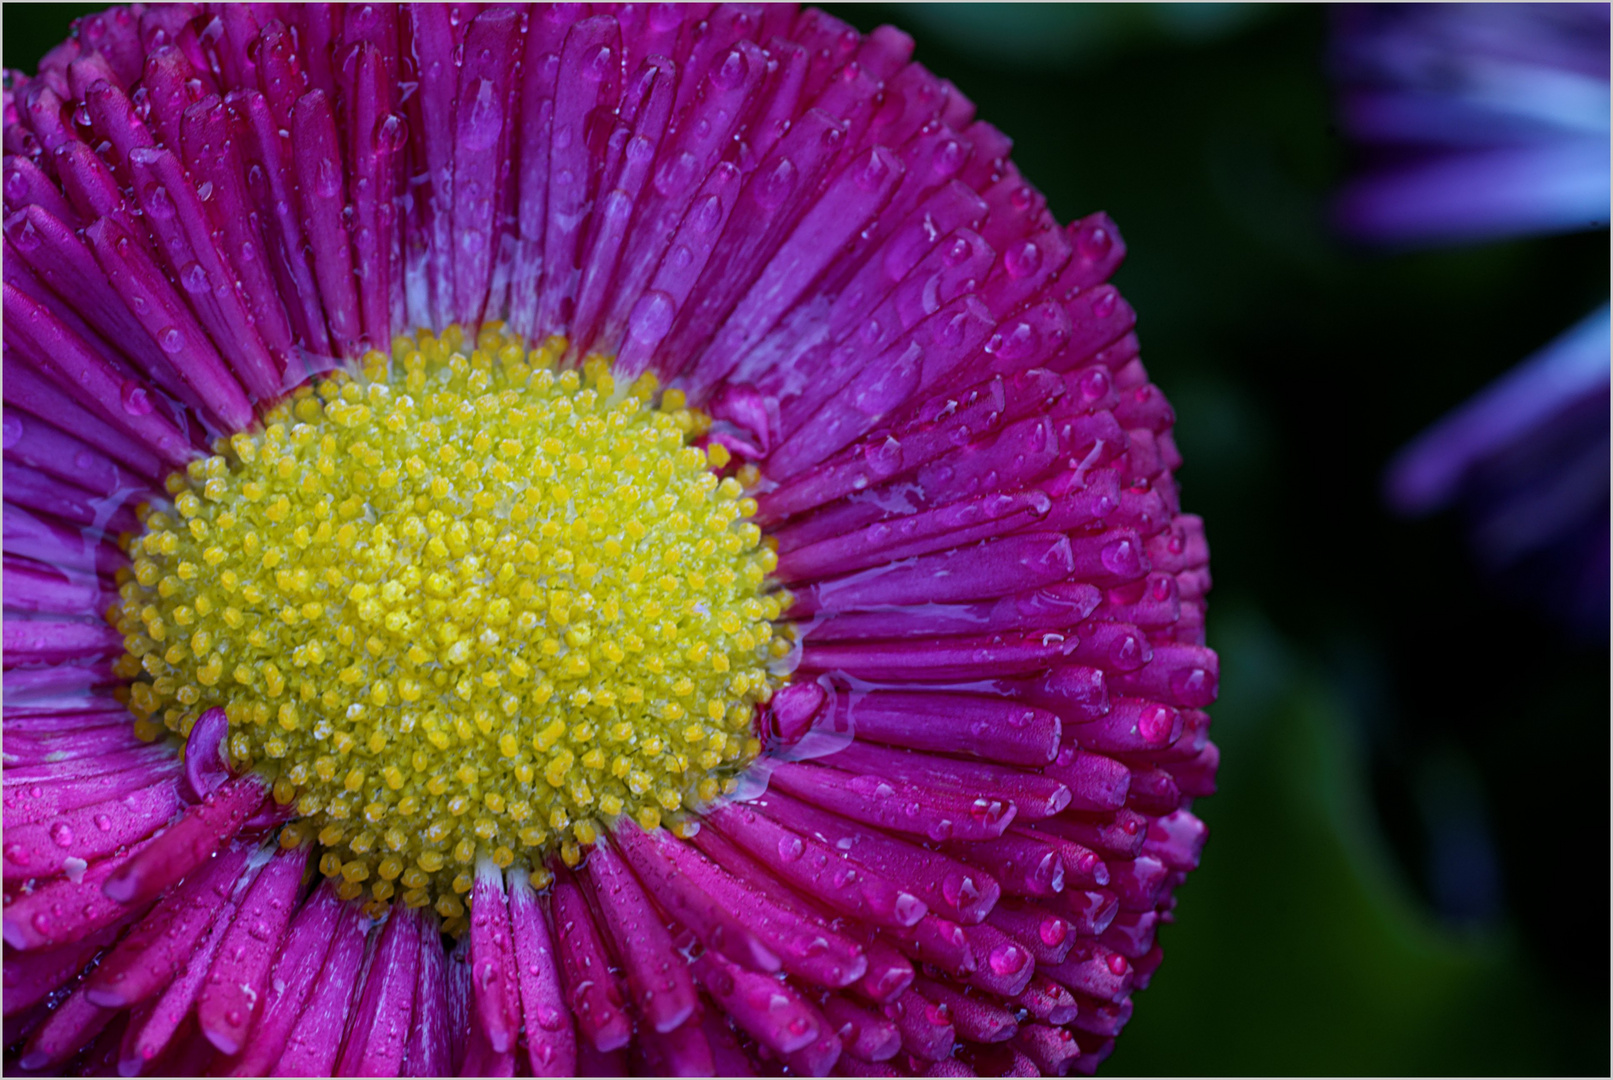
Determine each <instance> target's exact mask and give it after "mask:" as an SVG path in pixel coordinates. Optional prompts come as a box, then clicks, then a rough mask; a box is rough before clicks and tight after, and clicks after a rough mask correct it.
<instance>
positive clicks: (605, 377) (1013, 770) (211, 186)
mask: <svg viewBox="0 0 1613 1080" xmlns="http://www.w3.org/2000/svg"><path fill="white" fill-rule="evenodd" d="M910 52H911V42H910V41H909V40H908V39H907V38H905V37H904V36H903V35H902V34H900V33H899V32H897V31H894V30H891V29H889V28H886V29H882V30H879V31H876V32H875V33H873V34H871V35H868V36H866V37H864V36H861V35H859V34H858V33H856V32H855V31H853V30H851V29H850V28H848V27H846V26H845V25H843V24H841V23H838V22H836V21H835V20H833V19H832V18H830V17H827V16H825V15H823V14H821V13H819V12H815V11H804V12H798V11H796V10H794V9H791V8H786V7H780V6H767V7H758V8H727V7H722V8H711V7H709V6H703V5H702V6H689V7H665V8H663V7H649V8H643V7H631V6H627V7H621V8H601V9H600V10H598V11H593V12H591V11H589V10H587V9H583V8H533V9H530V10H528V9H524V8H503V7H488V8H485V9H472V8H470V7H434V6H418V7H401V8H395V7H385V6H377V5H364V6H354V7H348V8H341V7H325V6H309V7H298V6H291V5H285V6H280V5H244V6H220V7H218V8H217V9H213V8H203V7H189V6H182V7H173V8H169V7H151V8H141V7H139V6H135V7H131V8H127V9H115V10H113V11H110V12H107V13H106V14H104V15H99V16H95V17H93V18H90V19H86V20H84V21H83V22H82V23H81V24H79V25H78V27H77V32H76V33H75V34H74V36H73V37H72V38H70V39H69V40H68V41H67V42H66V43H64V44H63V45H62V46H61V47H60V48H58V49H56V50H54V51H53V52H52V53H51V54H49V55H48V56H47V57H46V58H45V60H44V61H43V62H42V63H41V66H40V70H39V72H38V74H37V75H34V76H26V75H22V74H16V73H13V74H11V75H10V76H9V83H8V86H7V90H6V97H5V129H4V130H5V134H4V139H5V150H6V155H7V156H6V159H5V178H4V188H3V190H4V200H5V223H4V224H5V243H6V251H5V259H4V275H5V278H4V319H5V322H4V328H5V340H4V347H5V356H4V363H5V384H4V393H5V404H6V409H5V429H4V430H5V672H4V691H5V725H4V754H5V771H4V781H5V786H4V793H5V804H4V815H5V817H4V823H5V837H4V843H3V850H0V866H3V869H4V889H5V908H4V916H3V927H4V936H5V943H6V955H5V987H6V993H5V1013H6V1017H5V1021H6V1038H5V1043H6V1047H7V1054H8V1057H7V1065H8V1068H10V1069H13V1070H19V1071H40V1070H67V1071H81V1072H111V1071H118V1072H121V1073H123V1074H125V1075H134V1074H140V1073H144V1074H150V1075H183V1074H188V1073H199V1072H203V1071H207V1072H210V1073H213V1074H230V1075H259V1074H265V1073H276V1074H281V1075H326V1074H332V1073H341V1074H354V1073H362V1074H370V1075H392V1074H403V1075H440V1074H446V1073H459V1074H471V1075H511V1074H513V1073H516V1072H520V1073H527V1072H530V1073H531V1074H533V1075H565V1074H571V1073H578V1072H580V1073H584V1074H596V1075H610V1074H615V1073H623V1072H640V1073H650V1074H695V1075H701V1074H723V1075H738V1074H749V1073H753V1072H757V1071H769V1072H771V1071H779V1070H783V1069H788V1070H790V1071H792V1072H796V1073H809V1074H814V1075H822V1074H826V1073H830V1072H839V1073H844V1074H852V1075H863V1074H874V1075H888V1074H896V1073H914V1072H934V1073H939V1074H943V1075H965V1074H968V1073H971V1072H988V1073H1004V1072H1007V1073H1012V1074H1031V1073H1035V1072H1054V1073H1063V1072H1068V1071H1072V1070H1076V1071H1087V1072H1090V1071H1091V1070H1092V1069H1093V1068H1094V1067H1095V1066H1096V1065H1097V1064H1098V1062H1100V1061H1101V1060H1102V1059H1103V1057H1104V1056H1105V1055H1107V1053H1108V1052H1109V1050H1110V1048H1111V1047H1112V1045H1113V1040H1114V1037H1115V1036H1116V1035H1117V1034H1118V1033H1119V1030H1120V1028H1121V1027H1122V1026H1123V1025H1124V1023H1125V1022H1126V1020H1127V1019H1128V1018H1129V1016H1130V1014H1131V994H1132V992H1133V991H1134V990H1136V989H1139V988H1141V987H1143V986H1145V985H1146V984H1147V982H1148V980H1149V978H1150V976H1151V975H1152V973H1153V972H1154V970H1155V968H1156V967H1157V966H1158V964H1159V962H1160V957H1161V953H1160V949H1159V946H1158V944H1157V942H1156V930H1157V928H1158V926H1159V924H1160V923H1162V922H1166V921H1169V918H1170V912H1171V909H1172V906H1173V899H1172V896H1173V890H1174V889H1175V887H1176V886H1177V885H1178V884H1179V883H1180V882H1181V881H1182V880H1183V878H1184V877H1185V875H1186V873H1187V872H1188V871H1189V870H1190V869H1192V868H1193V867H1194V866H1195V865H1196V863H1197V860H1198V856H1199V850H1200V848H1201V846H1202V844H1203V840H1204V835H1205V830H1204V827H1203V825H1202V824H1201V823H1200V822H1199V820H1198V819H1197V818H1196V817H1194V816H1193V814H1192V813H1191V811H1190V804H1191V801H1192V800H1193V799H1194V798H1195V797H1197V796H1201V795H1205V794H1208V793H1209V792H1210V791H1211V790H1212V788H1213V783H1214V774H1215V768H1216V762H1217V756H1216V750H1215V747H1214V745H1213V744H1211V743H1210V742H1209V741H1208V737H1207V729H1208V718H1207V716H1206V714H1205V712H1204V711H1203V710H1204V708H1205V707H1206V706H1207V705H1208V704H1209V703H1210V701H1211V700H1212V698H1213V697H1214V694H1215V688H1216V677H1217V667H1216V660H1215V656H1214V654H1213V653H1212V652H1210V651H1209V650H1208V649H1206V648H1205V647H1204V596H1205V593H1206V591H1207V589H1208V587H1209V573H1208V569H1207V549H1206V547H1205V541H1204V535H1203V530H1202V527H1201V524H1200V522H1199V521H1198V519H1197V518H1195V517H1192V516H1191V515H1185V514H1182V513H1181V512H1180V509H1179V506H1178V501H1177V489H1176V485H1175V482H1174V480H1173V479H1172V472H1173V470H1174V469H1175V467H1176V466H1177V465H1178V464H1179V458H1178V456H1177V453H1176V449H1175V446H1174V444H1173V442H1172V439H1171V435H1170V428H1171V424H1172V422H1173V415H1172V413H1171V410H1170V408H1169V406H1168V405H1167V404H1166V402H1165V400H1164V398H1163V397H1162V396H1161V394H1160V393H1159V391H1158V390H1157V389H1156V388H1155V387H1154V386H1152V385H1151V384H1150V383H1149V382H1148V380H1147V376H1146V374H1145V372H1144V370H1143V367H1142V365H1141V363H1140V361H1139V359H1138V348H1137V341H1136V338H1135V336H1134V335H1133V334H1132V332H1131V330H1132V325H1133V321H1134V320H1133V315H1132V312H1131V310H1130V308H1129V307H1128V306H1127V305H1126V304H1125V302H1124V301H1123V300H1121V299H1120V297H1119V296H1118V294H1117V293H1116V292H1115V290H1114V289H1113V287H1111V286H1109V285H1107V284H1105V282H1106V281H1107V279H1108V277H1109V276H1110V274H1111V273H1112V272H1113V270H1114V268H1115V267H1116V266H1117V265H1118V263H1119V261H1120V259H1121V257H1122V255H1123V253H1124V248H1123V245H1122V244H1121V242H1120V239H1119V237H1118V235H1117V234H1116V232H1115V229H1114V226H1113V224H1112V223H1111V222H1110V221H1108V219H1107V218H1105V217H1104V216H1102V215H1094V216H1092V217H1090V218H1086V219H1083V220H1081V221H1078V222H1076V223H1074V224H1073V225H1071V226H1068V227H1064V226H1060V225H1059V224H1058V223H1057V222H1056V221H1055V220H1054V219H1053V218H1052V216H1051V215H1050V214H1049V213H1048V211H1047V209H1046V205H1045V201H1044V200H1043V199H1042V197H1041V196H1040V195H1039V194H1038V193H1037V192H1036V190H1035V189H1034V188H1032V187H1030V186H1029V185H1028V184H1027V183H1026V182H1025V181H1024V180H1023V178H1021V177H1020V176H1019V174H1018V172H1017V171H1016V170H1015V168H1014V166H1013V164H1012V162H1011V161H1010V160H1009V159H1008V156H1007V155H1008V150H1009V144H1008V140H1007V139H1006V138H1004V137H1003V136H1002V135H1001V134H999V133H998V132H997V131H996V130H995V129H993V128H991V127H990V126H988V125H986V124H984V123H981V122H978V121H976V120H975V119H974V117H973V108H972V106H971V105H970V104H969V103H968V102H967V101H965V100H964V99H963V98H962V97H961V95H959V94H958V93H957V91H956V90H955V89H954V88H953V87H951V86H950V84H948V83H946V82H945V81H943V80H940V79H937V78H935V77H934V76H932V75H931V74H930V73H928V72H927V71H925V70H924V69H923V68H922V67H920V66H918V65H915V64H912V63H910V61H909V54H910Z"/></svg>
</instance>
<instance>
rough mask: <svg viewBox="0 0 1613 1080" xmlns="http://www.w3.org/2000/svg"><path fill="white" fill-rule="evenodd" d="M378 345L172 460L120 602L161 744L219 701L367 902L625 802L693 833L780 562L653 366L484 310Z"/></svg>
mask: <svg viewBox="0 0 1613 1080" xmlns="http://www.w3.org/2000/svg"><path fill="white" fill-rule="evenodd" d="M465 345H466V343H465V342H464V341H463V339H462V335H461V333H460V331H459V329H458V328H457V327H450V328H449V329H448V330H447V331H446V332H445V333H444V334H443V336H442V337H441V338H440V339H439V338H436V337H433V336H432V335H430V334H428V333H422V334H420V335H419V336H418V337H417V338H400V339H398V341H396V342H395V343H394V346H393V357H392V363H391V364H390V365H389V364H388V362H387V358H386V357H385V356H383V355H382V354H380V353H378V352H372V353H370V354H368V355H367V356H366V357H365V358H364V359H363V361H362V363H361V365H360V368H361V370H360V371H359V372H357V373H345V372H344V373H338V374H336V375H333V376H331V377H328V378H325V379H323V380H322V381H320V382H319V383H317V384H316V385H312V386H305V387H303V388H301V389H299V390H298V391H297V392H295V393H294V394H293V395H292V396H291V397H290V398H289V399H288V400H287V401H285V402H283V403H282V404H280V405H279V406H277V407H276V408H275V409H274V410H273V411H272V412H271V413H270V414H269V415H268V416H267V418H266V424H265V426H264V428H263V430H262V431H261V432H258V433H252V434H249V433H241V434H237V435H235V436H233V437H232V438H230V439H229V440H227V441H222V440H221V441H220V443H219V445H218V446H217V447H216V449H217V451H218V452H217V453H216V454H215V455H214V456H212V457H208V458H203V459H198V460H196V461H194V462H192V463H191V464H190V466H189V467H188V468H187V469H186V470H184V471H183V472H181V473H176V474H175V475H174V476H172V477H170V478H169V482H168V491H169V494H170V495H171V496H172V505H171V506H162V507H159V508H152V509H148V510H146V511H145V515H144V522H145V531H144V532H143V534H142V535H140V536H138V537H137V538H134V539H133V540H131V541H130V542H129V543H128V551H129V554H130V556H131V558H132V560H133V568H132V574H131V575H130V576H129V578H128V579H127V580H126V581H125V582H124V584H123V585H122V591H121V603H120V604H119V606H118V607H117V608H116V609H115V610H114V613H113V615H114V618H115V621H116V623H117V626H118V629H119V631H120V632H122V633H123V634H124V635H125V645H126V647H127V649H128V653H127V655H126V656H124V657H123V658H122V660H121V661H120V664H121V668H120V673H121V674H122V675H123V676H124V677H126V678H129V679H131V680H134V681H133V682H132V683H131V685H130V687H129V703H130V707H131V709H132V710H133V711H134V713H135V715H136V717H137V721H136V723H137V726H138V727H139V729H140V730H141V733H142V735H143V736H144V737H147V738H156V737H157V736H158V735H159V734H161V732H162V729H163V727H164V726H166V728H167V729H168V730H170V731H173V732H177V733H179V734H181V735H184V734H188V733H189V731H190V728H191V725H192V724H194V723H195V720H196V718H197V717H199V716H200V715H201V714H202V712H204V711H205V710H207V709H210V708H213V707H215V706H221V707H223V708H224V709H225V710H226V711H227V714H228V716H229V721H230V735H229V739H228V744H227V745H228V751H229V755H230V758H231V760H232V762H233V764H234V765H235V766H236V767H237V768H240V769H245V768H256V769H258V770H260V771H261V772H262V773H263V774H264V775H265V776H267V777H269V778H271V779H272V781H273V789H274V796H275V798H276V799H277V800H278V801H279V802H280V803H281V804H283V805H284V804H289V803H292V802H293V801H295V803H296V810H297V812H298V813H299V815H300V819H299V820H298V821H297V822H294V823H293V824H292V825H290V826H287V828H286V830H285V832H284V833H283V835H282V838H281V839H282V843H286V844H288V845H289V844H295V843H300V842H303V841H305V840H307V839H310V838H317V840H318V842H319V843H320V844H321V845H322V846H323V848H324V851H323V854H322V856H321V859H320V867H321V869H322V870H323V871H324V872H325V873H326V874H328V875H331V876H338V875H339V876H340V877H341V878H342V879H343V883H342V886H341V888H342V890H343V893H344V895H345V896H347V897H348V898H355V897H357V896H359V895H360V894H361V893H362V892H364V891H365V890H368V891H369V892H370V894H371V897H372V898H373V899H374V900H375V901H377V902H384V901H388V900H390V899H391V898H393V897H394V896H398V897H401V898H402V899H403V900H404V901H405V902H406V903H409V904H411V905H416V906H418V905H422V904H427V903H432V904H434V905H435V906H436V907H437V910H438V911H440V912H441V913H442V914H443V916H444V917H445V918H448V919H450V920H451V921H453V920H457V919H459V918H460V917H461V916H462V915H463V914H464V907H463V904H462V903H461V901H460V900H459V898H458V896H457V895H456V894H463V893H465V892H466V891H468V890H469V888H470V886H471V880H472V878H471V867H472V865H473V864H474V862H475V861H476V859H477V858H478V857H480V856H485V857H489V858H491V859H493V861H495V862H497V863H498V864H499V865H501V866H508V865H509V864H510V863H512V862H513V861H515V860H516V859H517V858H522V859H524V860H526V861H529V862H530V863H531V864H532V866H533V868H534V871H535V872H536V873H537V874H538V875H539V877H540V878H541V877H543V876H545V875H544V872H543V870H542V861H543V857H544V856H545V855H546V854H548V853H549V852H552V851H555V850H558V852H559V853H560V855H561V856H562V857H563V858H565V859H566V860H567V861H568V862H575V861H576V859H577V858H578V855H579V851H580V848H579V845H586V844H589V843H591V842H592V841H593V840H594V838H595V836H596V835H597V833H598V830H599V829H600V828H601V827H602V826H603V825H605V824H608V823H609V822H610V821H611V820H612V819H615V818H616V817H618V816H619V815H622V814H628V815H631V816H632V817H633V818H634V819H636V820H637V821H638V822H640V823H641V824H642V825H643V826H644V827H646V828H653V827H655V826H656V825H658V824H660V823H661V822H662V821H663V819H664V818H665V819H667V820H668V821H669V822H670V823H673V824H676V823H677V822H678V821H679V820H681V814H682V811H683V810H684V809H685V808H688V807H691V806H694V805H698V804H699V803H701V802H705V801H709V800H711V799H714V798H716V797H717V796H718V795H719V794H720V793H721V792H722V791H723V789H724V785H725V784H726V785H728V786H729V787H730V788H731V786H732V784H733V777H734V775H735V774H736V773H737V772H738V771H739V770H740V769H742V768H743V767H744V766H745V765H747V764H748V763H749V762H750V761H751V760H752V759H753V758H754V757H755V756H756V754H757V753H758V751H759V750H760V744H759V743H758V741H757V740H756V738H755V737H754V735H753V733H752V728H753V717H754V714H755V711H756V707H757V705H758V703H761V702H765V701H767V700H768V698H769V697H770V696H771V694H772V691H773V688H774V687H775V686H776V685H777V684H778V682H779V679H778V678H777V677H775V676H774V675H773V674H771V673H770V670H771V668H770V666H771V667H776V666H777V665H778V664H780V663H781V662H782V660H783V658H784V656H785V655H786V654H787V653H788V651H789V649H788V642H787V641H786V640H785V638H784V636H782V635H778V634H775V632H774V626H773V620H775V619H777V618H778V617H779V614H780V611H781V610H782V608H783V606H784V605H785V604H786V603H787V602H788V597H787V595H786V594H784V593H782V592H777V591H772V592H770V591H768V589H767V574H768V572H769V571H771V570H772V569H773V567H774V563H775V557H774V554H773V552H772V551H771V550H770V549H769V548H767V547H766V546H765V545H763V544H762V543H761V532H760V530H759V529H758V528H757V527H756V526H755V525H754V524H752V523H751V522H749V521H748V520H746V519H747V518H748V517H749V516H750V515H751V514H752V513H754V511H755V503H754V502H753V501H752V500H750V499H748V498H745V497H743V491H742V488H741V486H740V484H739V482H738V481H737V480H736V479H734V478H733V477H728V478H723V479H719V477H718V475H717V473H716V472H715V471H714V467H720V466H722V465H724V464H726V463H727V455H726V454H724V453H723V451H722V449H721V448H720V447H713V449H712V451H711V454H710V457H709V459H708V455H707V453H706V452H703V451H701V450H700V449H698V448H696V447H692V446H690V445H688V439H689V436H690V435H691V433H695V432H696V431H697V430H698V428H699V424H700V418H699V417H698V416H697V415H695V414H692V413H690V412H689V411H687V410H685V409H684V408H682V404H683V403H682V396H681V395H680V394H678V393H677V392H676V391H672V390H668V391H666V392H665V393H663V394H661V395H660V399H659V407H651V402H652V401H653V400H654V399H655V397H656V392H655V391H656V387H655V381H654V379H653V377H649V376H646V377H643V378H640V379H639V380H638V381H637V382H635V383H633V384H632V385H631V386H630V387H624V386H619V385H618V384H617V383H616V382H615V381H614V380H613V379H612V378H611V376H610V374H609V371H608V365H607V364H606V363H605V362H604V361H603V360H597V359H596V360H593V361H590V362H589V363H588V364H586V365H585V366H584V370H583V371H577V370H556V368H555V361H556V358H557V357H558V356H559V354H560V353H561V352H562V351H563V347H564V342H560V341H558V340H555V341H551V342H549V343H546V344H545V346H544V347H542V348H539V349H536V350H532V351H530V352H529V351H528V350H527V349H526V347H525V345H524V344H523V342H522V341H521V340H520V339H519V338H517V337H514V336H512V335H510V334H508V333H506V332H504V331H503V330H502V329H501V328H500V327H498V326H492V327H489V328H486V329H484V330H483V331H482V333H481V335H480V338H479V340H478V341H477V342H476V343H475V345H476V347H475V348H469V349H468V350H467V351H468V355H467V351H462V346H465Z"/></svg>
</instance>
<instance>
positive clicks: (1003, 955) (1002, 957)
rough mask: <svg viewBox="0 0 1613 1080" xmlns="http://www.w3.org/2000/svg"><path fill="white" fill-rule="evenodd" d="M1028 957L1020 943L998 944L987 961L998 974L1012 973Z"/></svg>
mask: <svg viewBox="0 0 1613 1080" xmlns="http://www.w3.org/2000/svg"><path fill="white" fill-rule="evenodd" d="M1027 958H1028V954H1027V953H1026V952H1025V950H1023V949H1021V948H1020V947H1019V946H1018V945H998V946H997V947H996V948H994V949H992V950H991V952H990V953H989V954H988V955H987V957H986V963H987V964H989V965H990V967H991V970H992V971H994V972H996V973H997V974H998V975H1012V974H1014V973H1015V972H1016V971H1018V970H1019V969H1020V968H1022V967H1024V966H1025V961H1026V959H1027ZM1122 962H1124V961H1122Z"/></svg>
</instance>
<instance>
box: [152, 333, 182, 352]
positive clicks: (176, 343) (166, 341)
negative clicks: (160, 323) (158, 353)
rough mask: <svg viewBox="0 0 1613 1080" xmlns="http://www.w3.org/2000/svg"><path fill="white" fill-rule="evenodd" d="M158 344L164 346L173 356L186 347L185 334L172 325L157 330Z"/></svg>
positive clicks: (164, 349)
mask: <svg viewBox="0 0 1613 1080" xmlns="http://www.w3.org/2000/svg"><path fill="white" fill-rule="evenodd" d="M157 344H158V345H160V346H161V347H162V351H163V352H165V353H167V354H168V355H169V356H173V355H174V354H175V353H177V352H179V350H181V349H183V348H184V347H185V335H183V334H181V333H180V332H179V330H178V328H176V327H172V326H170V327H167V328H166V329H164V330H160V331H158V332H157Z"/></svg>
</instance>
